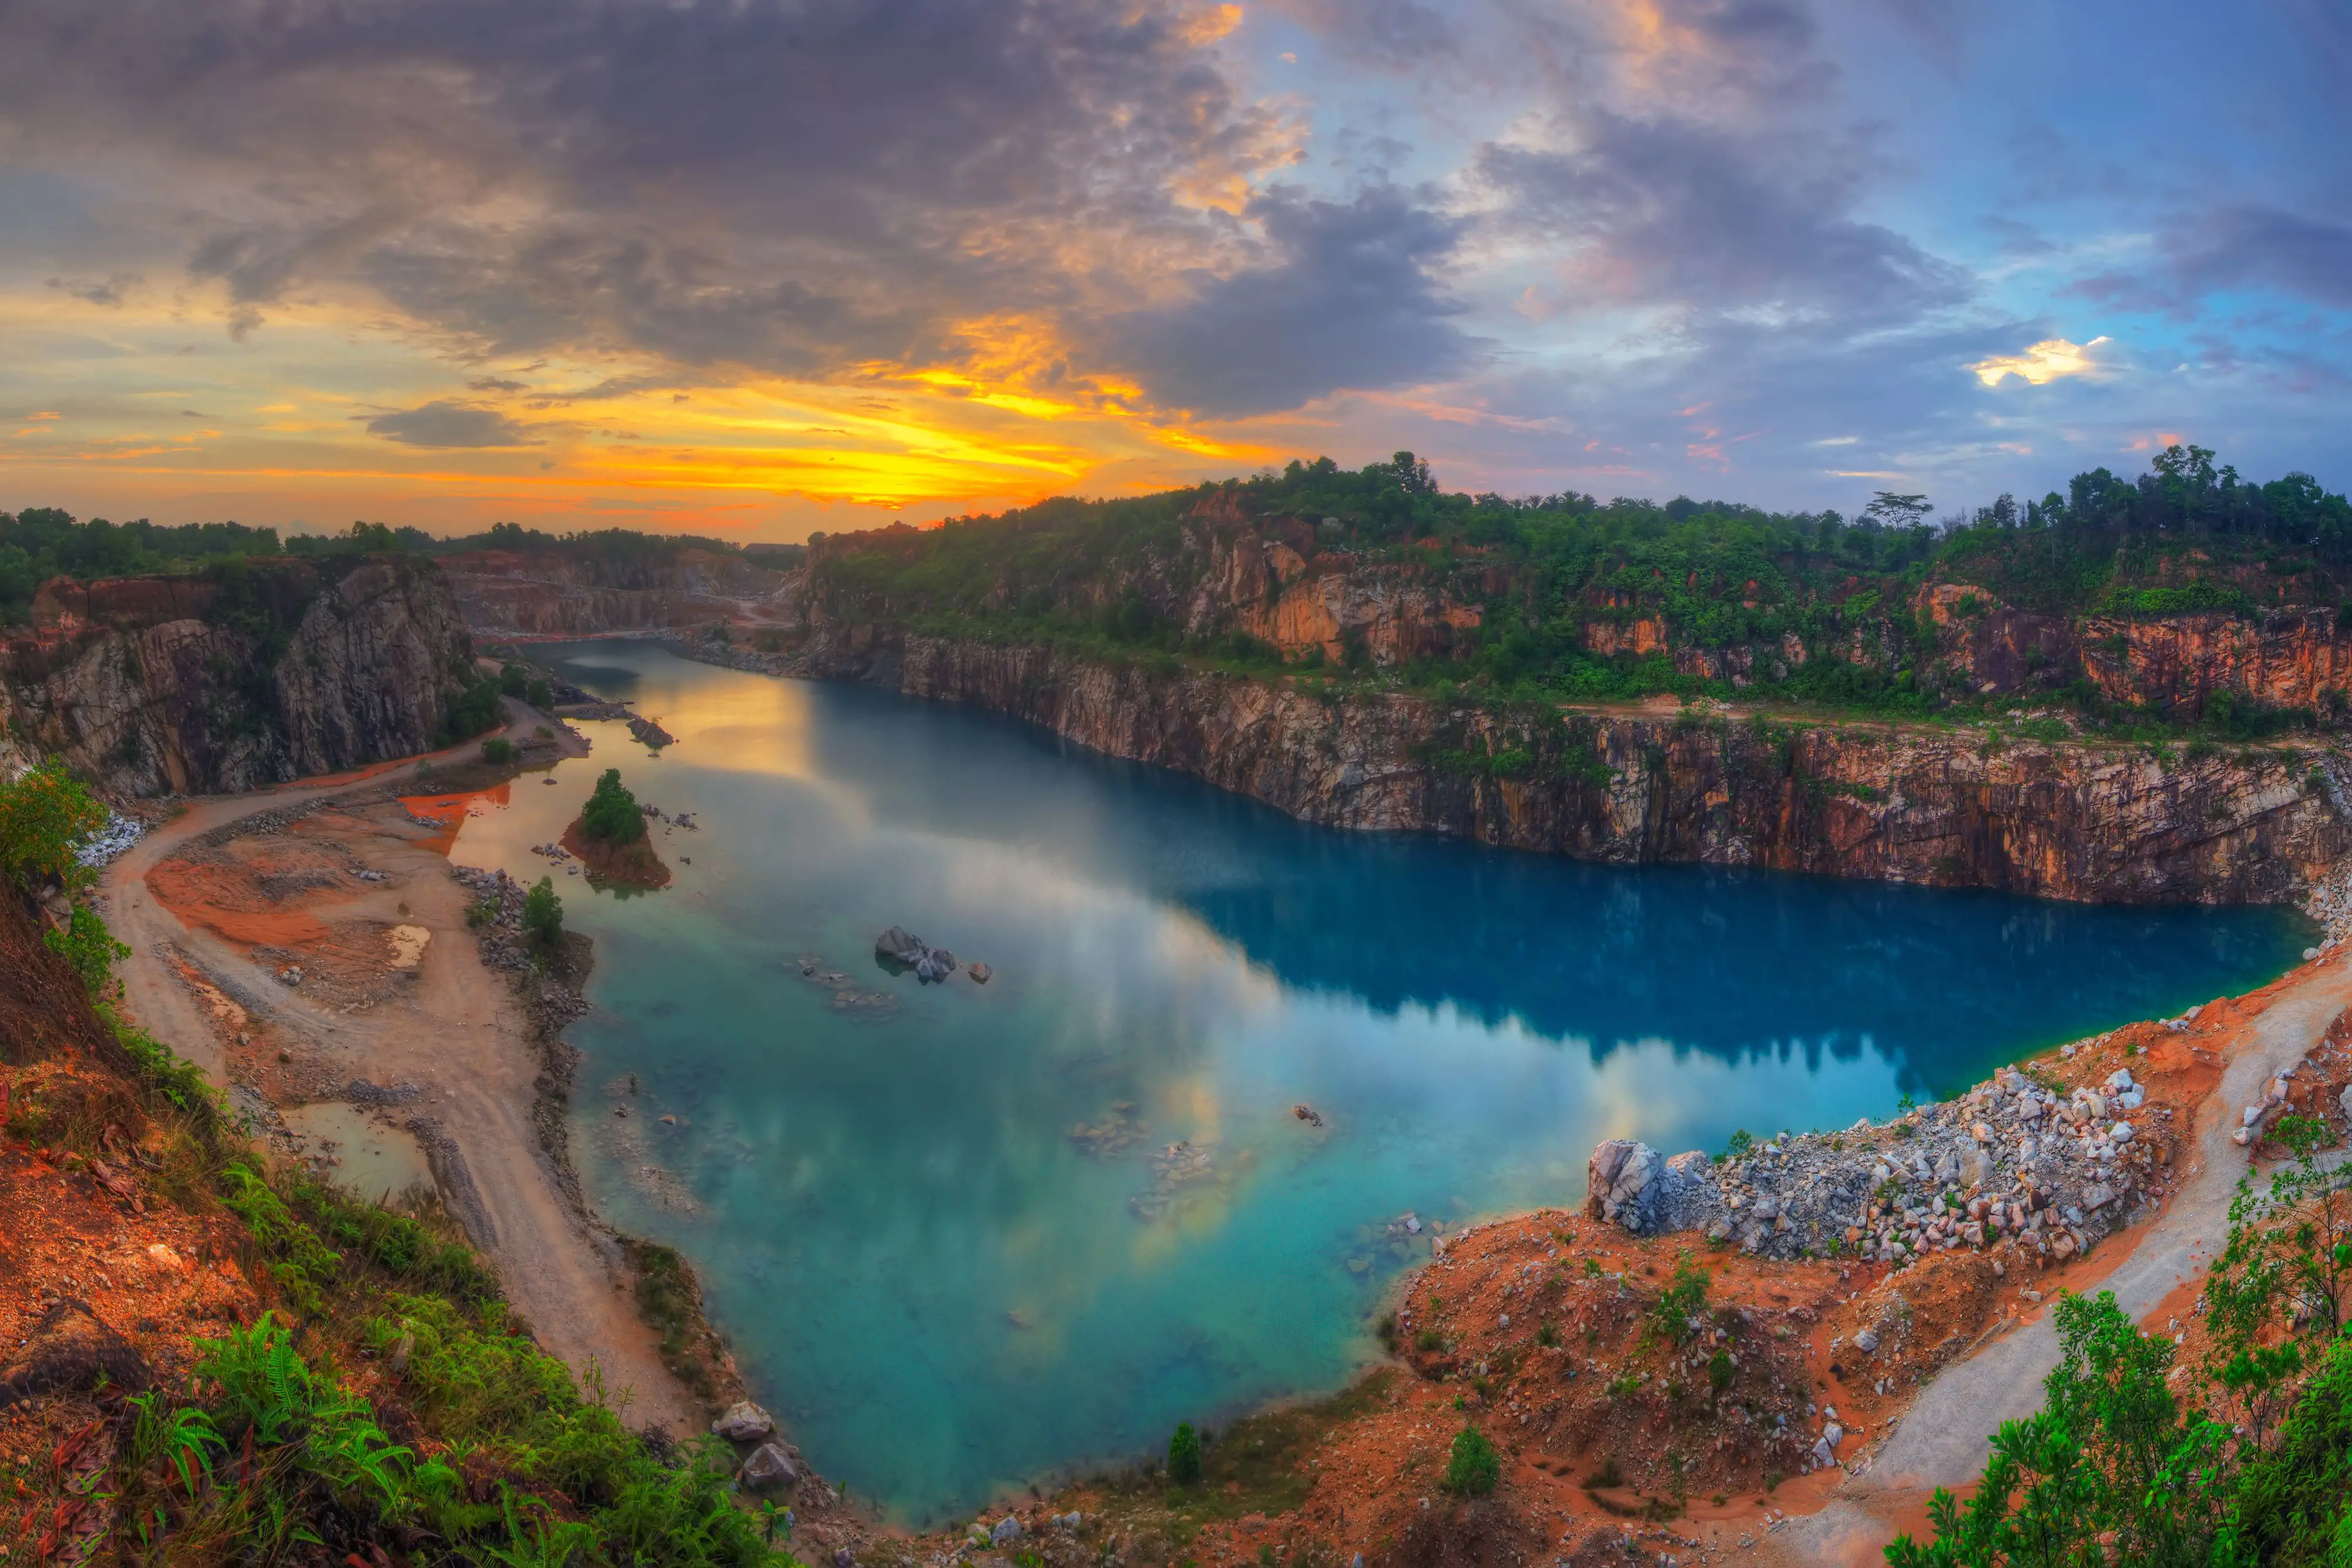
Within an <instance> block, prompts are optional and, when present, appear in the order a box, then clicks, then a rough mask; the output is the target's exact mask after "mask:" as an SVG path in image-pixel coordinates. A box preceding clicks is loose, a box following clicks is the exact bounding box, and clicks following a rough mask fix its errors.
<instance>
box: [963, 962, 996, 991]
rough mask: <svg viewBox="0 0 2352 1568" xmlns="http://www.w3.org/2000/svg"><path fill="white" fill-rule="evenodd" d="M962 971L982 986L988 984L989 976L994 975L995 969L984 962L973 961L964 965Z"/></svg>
mask: <svg viewBox="0 0 2352 1568" xmlns="http://www.w3.org/2000/svg"><path fill="white" fill-rule="evenodd" d="M964 973H965V974H967V975H970V976H971V977H972V979H973V980H974V981H975V982H976V983H978V984H980V985H983V986H984V985H986V984H988V982H989V977H991V976H992V975H994V974H995V973H996V971H995V970H993V969H992V968H990V967H988V966H987V965H985V964H982V963H977V962H975V963H971V964H967V965H965V966H964Z"/></svg>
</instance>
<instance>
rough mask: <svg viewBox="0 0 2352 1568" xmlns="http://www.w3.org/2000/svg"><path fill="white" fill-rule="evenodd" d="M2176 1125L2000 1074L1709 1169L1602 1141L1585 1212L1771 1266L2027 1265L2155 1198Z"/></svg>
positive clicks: (2170, 1115)
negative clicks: (1973, 1260) (1876, 1122)
mask: <svg viewBox="0 0 2352 1568" xmlns="http://www.w3.org/2000/svg"><path fill="white" fill-rule="evenodd" d="M2177 1022H2178V1024H2179V1026H2180V1027H2185V1026H2186V1024H2187V1023H2188V1022H2189V1020H2188V1019H2181V1020H2177ZM2132 1028H2133V1030H2134V1031H2135V1032H2136V1033H2138V1034H2150V1033H2152V1032H2153V1031H2155V1030H2170V1029H2174V1028H2175V1024H2174V1023H2164V1024H2143V1025H2135V1026H2132ZM2090 1044H2091V1045H2092V1046H2093V1047H2094V1048H2097V1047H2101V1046H2109V1047H2113V1046H2114V1045H2115V1044H2116V1037H2115V1036H2107V1035H2103V1036H2100V1037H2098V1039H2097V1040H2094V1041H2092V1042H2090ZM2077 1049H2078V1048H2076V1047H2074V1046H2069V1047H2067V1048H2066V1050H2065V1055H2066V1056H2067V1057H2068V1058H2070V1059H2071V1058H2073V1057H2074V1053H2075V1051H2076V1050H2077ZM2110 1054H2111V1053H2110ZM2138 1060H2145V1058H2140V1059H2138ZM2083 1061H2084V1062H2088V1061H2090V1059H2089V1058H2084V1059H2083ZM2293 1072H2294V1070H2293V1069H2292V1068H2290V1069H2289V1070H2288V1076H2289V1077H2292V1076H2293ZM2284 1097H2285V1091H2284V1086H2283V1085H2282V1086H2281V1087H2280V1088H2279V1091H2278V1098H2279V1099H2280V1100H2284ZM2183 1125H2184V1124H2183V1121H2182V1113H2181V1111H2180V1110H2179V1108H2178V1107H2176V1106H2172V1105H2151V1104H2149V1103H2148V1101H2147V1085H2146V1084H2144V1083H2142V1082H2139V1081H2138V1080H2137V1078H2136V1077H2135V1075H2134V1073H2133V1072H2132V1071H2131V1070H2130V1069H2129V1068H2127V1067H2120V1066H2119V1067H2117V1068H2116V1069H2114V1070H2113V1071H2106V1072H2105V1073H2104V1075H2098V1076H2090V1077H2088V1078H2087V1081H2086V1082H2079V1083H2076V1084H2074V1085H2073V1086H2072V1087H2065V1086H2063V1085H2061V1084H2059V1083H2057V1082H2055V1081H2054V1080H2053V1079H2051V1078H2050V1077H2048V1076H2047V1075H2046V1074H2043V1075H2038V1076H2028V1075H2027V1074H2026V1073H2023V1072H2021V1071H2018V1070H2016V1069H2014V1068H2006V1067H2005V1068H2002V1069H2001V1070H2000V1071H1998V1072H1996V1073H1995V1074H1994V1075H1993V1076H1992V1077H1991V1078H1990V1079H1989V1080H1987V1081H1986V1082H1982V1083H1979V1084H1978V1085H1977V1086H1976V1087H1975V1088H1973V1089H1970V1090H1969V1092H1967V1093H1965V1094H1962V1095H1960V1096H1958V1098H1956V1099H1953V1100H1950V1101H1947V1102H1944V1103H1940V1104H1935V1105H1924V1106H1920V1107H1918V1108H1917V1109H1916V1110H1911V1111H1907V1112H1906V1113H1904V1114H1903V1115H1902V1116H1900V1117H1898V1118H1896V1119H1895V1120H1894V1121H1892V1122H1890V1123H1887V1124H1885V1125H1883V1126H1877V1127H1874V1126H1872V1125H1871V1124H1869V1123H1868V1122H1867V1121H1864V1122H1858V1123H1856V1124H1854V1125H1853V1126H1852V1127H1849V1128H1846V1129H1845V1130H1843V1131H1842V1132H1832V1133H1807V1134H1801V1135H1798V1136H1793V1137H1786V1138H1782V1139H1779V1140H1775V1141H1770V1142H1766V1143H1761V1144H1757V1143H1753V1142H1750V1141H1748V1140H1745V1139H1742V1140H1740V1141H1739V1142H1740V1146H1739V1147H1738V1148H1737V1149H1735V1150H1734V1151H1732V1152H1731V1153H1730V1154H1728V1155H1727V1157H1725V1158H1724V1159H1723V1160H1721V1161H1719V1162H1717V1161H1710V1160H1709V1159H1708V1158H1707V1156H1706V1155H1704V1154H1700V1153H1698V1152H1696V1151H1693V1152H1692V1153H1689V1154H1683V1155H1675V1156H1674V1157H1673V1158H1671V1159H1668V1158H1666V1157H1664V1156H1663V1155H1660V1154H1659V1153H1658V1152H1657V1151H1656V1150H1654V1149H1652V1148H1650V1147H1649V1146H1648V1145H1643V1144H1636V1143H1627V1142H1624V1141H1622V1140H1618V1139H1612V1140H1609V1141H1607V1142H1605V1143H1602V1144H1601V1145H1599V1146H1598V1147H1596V1148H1595V1149H1594V1150H1593V1151H1592V1157H1591V1164H1590V1165H1589V1166H1588V1176H1589V1180H1590V1182H1591V1196H1590V1197H1587V1198H1586V1200H1585V1212H1586V1213H1587V1214H1588V1215H1590V1216H1591V1217H1592V1218H1595V1219H1599V1220H1602V1221H1605V1222H1606V1223H1609V1224H1612V1225H1616V1226H1619V1227H1621V1228H1623V1229H1625V1230H1626V1231H1629V1232H1631V1233H1633V1234H1634V1235H1639V1236H1655V1235H1661V1234H1664V1233H1667V1232H1671V1231H1692V1232H1697V1233H1699V1234H1701V1235H1704V1236H1705V1237H1706V1239H1708V1240H1710V1241H1715V1242H1720V1243H1724V1244H1727V1245H1731V1246H1737V1247H1738V1248H1739V1249H1742V1250H1743V1251H1747V1252H1750V1253H1758V1254H1761V1255H1763V1256H1766V1257H1770V1258H1782V1259H1787V1258H1799V1257H1822V1256H1829V1257H1859V1258H1863V1259H1864V1260H1872V1261H1876V1262H1882V1263H1895V1264H1902V1263H1906V1262H1909V1261H1912V1260H1916V1259H1917V1258H1919V1257H1920V1256H1922V1255H1923V1254H1925V1253H1927V1252H1931V1251H1956V1250H1958V1249H1963V1248H1967V1249H1975V1250H1979V1251H1982V1250H1985V1249H1990V1248H1994V1247H1996V1246H1998V1245H1999V1244H2000V1243H2001V1242H2002V1241H2003V1240H2004V1239H2007V1240H2008V1241H2009V1242H2011V1243H2012V1244H2013V1247H2014V1249H2016V1250H2017V1251H2018V1252H2019V1253H2021V1254H2022V1255H2024V1256H2026V1257H2028V1258H2030V1260H2032V1261H2034V1262H2036V1263H2043V1262H2061V1263H2063V1262H2064V1261H2066V1260H2069V1259H2071V1258H2074V1257H2075V1256H2077V1255H2079V1254H2081V1253H2083V1252H2084V1251H2087V1250H2088V1249H2090V1248H2091V1247H2092V1246H2093V1245H2094V1244H2095V1242H2096V1241H2097V1240H2098V1239H2099V1238H2101V1237H2102V1236H2105V1234H2107V1233H2108V1232H2109V1231H2111V1230H2114V1229H2116V1228H2119V1227H2121V1226H2122V1225H2124V1224H2125V1223H2126V1221H2127V1217H2128V1216H2129V1215H2131V1214H2132V1213H2134V1212H2135V1211H2137V1210H2138V1209H2140V1208H2141V1207H2144V1206H2147V1205H2150V1204H2153V1203H2155V1202H2157V1201H2158V1199H2159V1198H2160V1197H2162V1196H2163V1192H2164V1186H2165V1182H2166V1179H2167V1174H2166V1173H2167V1169H2168V1166H2169V1164H2170V1161H2171V1155H2172V1151H2173V1149H2174V1148H2175V1147H2176V1146H2177V1145H2178V1143H2179V1139H2180V1137H2181V1135H2182V1128H2183Z"/></svg>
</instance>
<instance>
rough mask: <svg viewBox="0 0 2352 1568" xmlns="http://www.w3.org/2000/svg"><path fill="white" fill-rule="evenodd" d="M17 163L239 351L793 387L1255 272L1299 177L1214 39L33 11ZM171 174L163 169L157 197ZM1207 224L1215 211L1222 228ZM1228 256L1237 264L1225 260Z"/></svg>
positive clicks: (951, 355)
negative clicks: (554, 361)
mask: <svg viewBox="0 0 2352 1568" xmlns="http://www.w3.org/2000/svg"><path fill="white" fill-rule="evenodd" d="M8 16H9V23H8V32H9V48H8V49H7V50H6V51H5V53H0V135H5V136H6V137H7V138H8V140H9V141H10V144H11V153H12V156H29V157H31V158H34V159H36V160H38V159H42V158H47V159H48V160H50V161H51V162H54V163H55V164H56V165H57V166H58V167H59V168H70V169H72V170H74V171H76V172H77V173H78V175H79V176H81V177H86V178H89V179H91V180H94V181H101V180H102V181H107V182H110V183H113V184H115V185H117V186H119V187H121V189H122V191H123V192H124V193H125V194H124V195H123V196H122V202H123V203H124V204H128V205H136V204H137V203H136V201H135V200H133V198H132V197H131V195H129V194H128V193H129V192H130V191H131V189H132V188H134V187H135V186H136V185H137V184H138V183H139V182H142V181H145V182H148V183H149V188H148V189H147V190H146V192H145V193H144V199H145V200H146V201H147V203H148V204H149V206H150V207H151V208H152V209H155V210H161V209H163V208H164V207H168V208H169V209H170V210H171V211H172V212H173V214H174V216H173V225H171V229H172V230H173V231H176V232H179V233H187V232H190V231H193V232H194V234H195V235H197V236H198V237H197V238H195V239H194V241H192V242H186V243H185V248H184V249H183V251H182V256H184V265H185V267H186V270H187V273H188V274H189V276H190V277H194V278H195V279H197V280H199V281H202V282H205V283H208V284H214V285H216V286H217V287H220V288H221V290H222V291H223V293H224V295H225V296H226V304H227V308H228V309H229V311H230V312H231V314H230V315H229V317H228V321H229V325H230V328H231V331H232V335H233V336H236V337H238V338H239V339H240V340H242V339H243V338H246V337H248V336H250V335H251V334H252V333H253V332H254V330H255V329H257V328H258V327H259V326H260V325H261V321H262V311H263V310H264V309H267V308H274V307H278V306H280V305H281V304H288V303H289V302H290V303H295V304H301V303H306V302H310V301H313V300H316V299H319V298H333V297H337V296H341V297H347V298H348V297H352V296H358V297H359V298H363V299H369V300H371V301H382V302H383V303H388V304H390V305H391V306H392V307H393V308H395V309H396V310H397V311H399V312H400V313H401V314H402V315H403V316H404V317H405V318H407V319H408V320H409V321H410V322H411V323H413V324H415V326H418V327H421V328H423V329H425V330H426V331H428V332H432V333H436V334H439V335H441V336H442V337H443V338H445V339H446V340H447V341H448V343H449V346H450V347H452V348H454V349H456V350H460V351H465V352H470V353H496V352H501V351H504V350H535V351H542V352H550V353H555V352H562V353H567V354H573V355H581V354H594V353H619V354H638V355H649V356H656V357H660V358H665V359H669V360H673V361H677V362H680V363H683V364H688V365H705V364H716V363H726V364H737V365H742V366H747V367H750V368H751V369H753V370H755V371H764V372H769V373H773V374H781V375H789V376H814V377H827V378H832V377H842V376H847V375H853V374H856V373H857V371H858V368H859V367H860V366H862V365H866V364H867V363H869V362H872V361H890V362H896V363H906V364H912V363H935V362H940V361H954V360H956V359H957V358H958V357H959V356H964V355H969V354H971V352H973V351H974V348H973V345H971V344H970V343H968V342H966V341H965V340H963V338H962V336H961V331H962V329H963V326H964V324H966V323H969V322H971V321H974V320H982V319H999V318H1003V317H1004V316H1006V315H1008V314H1021V315H1024V316H1027V317H1029V318H1032V319H1037V320H1041V321H1044V322H1045V323H1047V324H1048V326H1050V327H1053V328H1055V329H1061V330H1062V331H1063V332H1064V335H1066V336H1075V335H1077V334H1079V333H1080V332H1082V331H1083V330H1084V329H1087V328H1088V327H1090V326H1091V325H1093V324H1095V323H1097V322H1099V321H1100V320H1102V319H1108V317H1111V316H1116V315H1119V314H1123V313H1126V312H1129V311H1132V310H1134V309H1136V308H1141V307H1149V306H1151V305H1154V304H1157V303H1164V302H1166V301H1167V300H1169V299H1171V298H1175V297H1177V296H1178V295H1179V294H1181V292H1182V284H1181V279H1182V278H1183V277H1185V276H1187V275H1189V274H1190V273H1191V272H1192V271H1194V270H1196V269H1200V268H1203V267H1206V268H1210V269H1213V270H1218V271H1223V270H1226V269H1229V268H1230V267H1233V266H1234V265H1236V264H1237V263H1238V261H1240V260H1241V259H1243V257H1242V256H1239V255H1237V254H1236V246H1237V245H1238V243H1239V242H1238V241H1237V239H1236V235H1235V231H1234V226H1233V225H1232V224H1231V223H1230V221H1229V220H1228V219H1227V216H1226V214H1227V213H1228V212H1231V211H1234V210H1238V209H1239V208H1240V207H1241V206H1243V205H1245V204H1246V203H1247V201H1248V199H1249V195H1250V193H1251V191H1252V190H1253V189H1254V188H1255V185H1256V184H1257V183H1259V182H1260V181H1261V180H1262V179H1263V178H1264V177H1265V175H1266V174H1267V173H1268V172H1270V171H1272V170H1275V169H1278V168H1280V167H1283V166H1285V165H1286V163H1288V162H1291V161H1292V160H1294V159H1295V158H1296V157H1297V153H1298V147H1297V131H1296V128H1294V127H1291V126H1290V125H1288V123H1287V122H1286V120H1284V117H1283V114H1282V112H1281V111H1280V110H1277V109H1276V108H1270V107H1267V106H1264V105H1259V104H1255V103H1252V102H1249V101H1246V100H1244V99H1242V98H1241V97H1240V96H1239V95H1237V94H1236V92H1235V91H1234V89H1233V88H1232V86H1231V85H1230V84H1229V83H1228V82H1227V80H1226V78H1225V75H1224V73H1223V69H1222V68H1221V67H1220V65H1219V60H1218V54H1217V51H1218V49H1219V48H1220V47H1222V46H1221V45H1220V43H1219V39H1220V38H1221V37H1223V34H1224V33H1225V32H1227V31H1228V30H1230V28H1231V27H1232V26H1234V22H1235V20H1236V19H1237V16H1238V13H1236V12H1234V11H1233V10H1232V9H1231V8H1230V7H1216V6H1207V7H1202V6H1197V5H1195V6H1176V5H1150V4H1144V5H1134V6H1126V7H1107V6H1104V5H1099V4H1097V3H1096V0H1005V3H1004V4H1001V5H970V4H967V3H966V0H894V3H893V4H890V5H887V6H879V7H877V6H876V5H871V4H868V3H867V0H802V3H799V4H794V5H772V4H741V5H735V4H697V3H685V4H678V5H655V4H607V3H604V0H516V3H515V4H512V5H499V6H494V7H488V8H483V7H480V6H478V5H473V4H471V3H470V0H415V3H414V4H405V5H356V6H354V5H344V4H341V3H340V0H283V3H282V4H270V5H259V4H251V5H247V4H230V5H224V6H218V7H188V6H185V5H178V4H176V3H173V0H126V3H125V4H123V5H119V6H115V7H111V8H110V9H108V10H107V11H106V12H104V13H103V14H102V15H101V14H96V13H92V12H90V11H89V9H88V7H86V6H84V5H79V4H77V3H75V0H17V3H16V4H13V5H10V6H9V8H8ZM159 171H160V172H159ZM1221 207H1222V208H1223V211H1221V210H1219V209H1220V208H1221ZM1240 248H1241V249H1242V250H1246V249H1247V247H1246V246H1240Z"/></svg>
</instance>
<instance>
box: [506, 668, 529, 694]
mask: <svg viewBox="0 0 2352 1568" xmlns="http://www.w3.org/2000/svg"><path fill="white" fill-rule="evenodd" d="M529 690H530V667H529V666H528V665H525V664H513V663H511V662H510V663H509V664H507V665H506V666H505V667H504V668H503V669H501V670H499V695H500V696H509V697H519V696H521V695H523V694H524V693H525V692H527V691H529Z"/></svg>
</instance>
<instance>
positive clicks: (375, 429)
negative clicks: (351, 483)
mask: <svg viewBox="0 0 2352 1568" xmlns="http://www.w3.org/2000/svg"><path fill="white" fill-rule="evenodd" d="M367 431H368V434H371V435H381V436H383V438H384V439H385V440H386V441H397V442H400V443H401V444H404V445H407V446H436V447H452V446H464V447H479V446H530V445H533V444H535V443H534V442H533V441H532V440H531V438H530V434H529V433H528V432H527V431H525V430H524V429H523V427H522V426H520V425H519V424H517V423H514V421H512V420H510V419H509V418H508V417H507V416H506V415H505V414H502V413H499V412H498V411H497V410H496V409H490V408H483V407H481V406H479V405H478V404H475V403H468V402H448V401H446V400H445V399H440V398H436V399H435V400H434V401H433V402H426V403H419V404H418V405H417V406H416V407H415V408H405V409H401V410H399V411H398V412H396V413H381V414H378V415H376V416H375V417H374V418H373V419H371V420H369V421H368V422H367Z"/></svg>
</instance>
